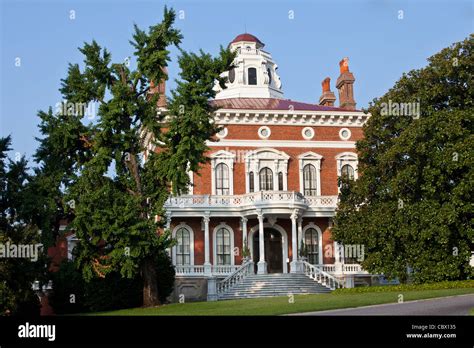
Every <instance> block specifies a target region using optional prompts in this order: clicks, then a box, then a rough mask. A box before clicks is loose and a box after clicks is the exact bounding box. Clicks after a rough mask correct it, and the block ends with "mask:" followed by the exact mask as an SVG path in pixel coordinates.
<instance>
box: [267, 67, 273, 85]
mask: <svg viewBox="0 0 474 348" xmlns="http://www.w3.org/2000/svg"><path fill="white" fill-rule="evenodd" d="M267 73H268V84H269V85H271V84H272V71H271V70H270V68H267Z"/></svg>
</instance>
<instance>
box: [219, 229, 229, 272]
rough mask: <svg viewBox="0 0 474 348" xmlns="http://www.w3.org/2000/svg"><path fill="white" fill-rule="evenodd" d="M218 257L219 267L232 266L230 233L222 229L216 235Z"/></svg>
mask: <svg viewBox="0 0 474 348" xmlns="http://www.w3.org/2000/svg"><path fill="white" fill-rule="evenodd" d="M216 257H217V264H218V265H230V264H231V260H230V258H231V250H230V231H229V230H228V229H227V228H221V229H219V230H218V231H217V233H216Z"/></svg>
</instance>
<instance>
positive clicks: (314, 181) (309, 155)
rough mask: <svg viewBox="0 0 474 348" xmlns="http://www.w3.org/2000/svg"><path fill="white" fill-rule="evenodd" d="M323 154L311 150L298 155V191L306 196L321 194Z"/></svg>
mask: <svg viewBox="0 0 474 348" xmlns="http://www.w3.org/2000/svg"><path fill="white" fill-rule="evenodd" d="M322 159H323V156H321V155H320V154H317V153H315V152H312V151H308V152H305V153H302V154H301V155H299V156H298V160H299V165H300V171H299V172H300V192H301V193H303V194H304V195H306V196H321V160H322Z"/></svg>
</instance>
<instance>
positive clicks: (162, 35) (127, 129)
mask: <svg viewBox="0 0 474 348" xmlns="http://www.w3.org/2000/svg"><path fill="white" fill-rule="evenodd" d="M174 19H175V13H174V11H173V10H168V9H167V8H165V10H164V18H163V21H162V22H161V23H160V24H157V25H154V26H151V27H150V28H149V30H148V31H143V30H141V29H139V28H138V27H137V26H135V33H134V35H133V40H132V41H131V44H132V46H133V47H134V55H135V56H136V61H137V66H136V69H134V70H132V69H131V68H130V67H129V64H128V62H122V63H112V58H111V54H110V53H109V52H108V51H107V50H106V49H102V48H101V47H100V46H99V45H98V44H97V43H96V42H95V41H93V42H92V43H85V44H84V46H83V47H82V48H80V51H81V52H82V53H83V55H84V66H83V68H82V69H81V67H80V66H79V65H78V64H73V65H72V64H71V65H70V66H69V70H68V75H67V77H66V78H65V79H63V80H62V86H61V89H60V91H61V93H62V95H63V97H64V99H65V100H66V101H67V103H68V105H69V103H72V104H71V105H73V107H72V109H71V112H67V113H66V115H64V112H62V113H61V112H59V113H57V114H53V113H52V112H51V111H50V112H49V113H42V114H41V115H40V116H41V117H42V124H41V131H42V134H43V135H44V138H43V139H40V142H41V146H40V152H41V155H40V154H39V153H38V158H48V156H49V154H50V153H51V154H52V156H56V155H59V156H63V157H64V158H62V159H60V162H59V163H60V165H59V170H58V171H57V173H58V176H57V178H56V181H55V183H56V184H57V183H61V185H62V186H63V187H64V190H65V192H66V196H65V197H64V199H63V202H62V206H63V207H65V210H66V212H69V213H71V214H72V215H73V216H74V220H73V222H72V224H71V227H72V228H73V229H74V230H75V231H76V236H77V237H78V238H79V239H80V241H81V248H80V250H81V252H80V253H79V254H78V255H77V263H78V265H79V267H80V268H81V269H82V272H83V276H84V277H85V279H87V280H91V279H93V278H94V277H97V276H99V277H106V276H107V274H110V273H113V272H117V271H119V272H120V273H121V275H122V276H124V277H128V278H133V277H134V276H135V275H136V274H137V273H139V274H140V275H141V277H142V278H143V284H144V285H143V304H144V305H145V306H151V305H157V304H159V303H160V298H162V296H161V295H160V294H159V286H160V285H159V284H160V281H159V280H158V274H157V267H156V260H157V259H160V255H161V254H162V253H163V251H164V250H165V249H166V248H168V247H170V246H171V245H172V243H173V241H172V239H171V236H170V233H169V231H164V232H162V233H157V232H158V230H159V228H163V226H164V223H163V222H164V219H163V218H162V217H163V215H164V211H163V204H164V202H165V200H166V198H167V197H168V195H169V193H170V190H172V191H173V192H176V193H179V192H182V191H183V190H185V189H186V188H187V186H188V184H189V179H188V177H187V172H188V170H189V169H191V170H197V168H198V167H199V165H200V163H203V162H204V161H206V158H205V156H204V155H203V153H204V151H205V150H206V146H205V141H206V140H207V139H209V138H210V136H211V135H213V134H215V133H216V131H217V128H216V126H215V125H214V124H213V122H212V110H213V109H212V107H211V106H210V105H209V99H210V98H212V97H213V96H214V91H213V86H214V83H215V81H218V83H220V84H221V85H223V83H224V79H223V78H222V77H220V73H221V72H223V71H226V70H228V69H229V68H230V67H231V64H232V61H233V58H234V55H233V54H231V53H230V52H229V51H228V50H223V49H221V52H220V55H219V56H218V57H216V58H212V57H211V56H210V55H208V54H205V53H203V52H200V54H199V55H196V54H192V53H187V52H184V51H181V57H180V58H179V65H180V68H181V74H180V76H181V81H178V87H177V89H176V91H174V92H173V95H172V99H171V101H170V104H169V113H168V114H167V115H166V118H165V113H157V107H156V105H157V101H158V98H159V95H158V94H157V93H154V91H153V89H152V87H153V85H154V83H155V82H159V81H163V80H165V79H166V78H167V76H166V74H165V69H166V66H167V64H168V62H169V60H170V57H169V54H170V52H169V47H170V46H178V45H179V44H180V42H181V40H182V35H181V34H180V32H179V30H177V29H175V28H174V27H173V23H174ZM91 105H93V106H94V105H95V106H98V111H97V115H96V116H97V117H96V118H95V119H94V122H91V123H89V124H87V125H85V124H84V112H83V110H84V106H89V107H90V106H91ZM144 154H145V155H146V160H145V158H144ZM53 162H54V161H53ZM52 165H53V164H51V166H52ZM53 196H54V195H53ZM66 203H67V204H66ZM158 269H159V267H158Z"/></svg>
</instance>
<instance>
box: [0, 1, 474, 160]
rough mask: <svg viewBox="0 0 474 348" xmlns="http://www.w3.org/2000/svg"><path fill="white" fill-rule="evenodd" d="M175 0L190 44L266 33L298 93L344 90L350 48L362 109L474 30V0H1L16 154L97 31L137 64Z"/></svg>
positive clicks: (8, 112)
mask: <svg viewBox="0 0 474 348" xmlns="http://www.w3.org/2000/svg"><path fill="white" fill-rule="evenodd" d="M165 4H167V5H168V6H171V7H173V8H174V9H175V10H176V11H183V12H181V14H182V15H183V14H184V18H182V19H178V20H177V22H176V26H177V27H178V28H179V29H181V30H182V33H183V35H184V40H183V43H182V46H181V47H182V48H184V49H185V50H190V51H197V50H199V49H203V50H204V51H206V52H210V53H213V54H215V53H217V52H218V49H219V45H227V44H228V43H229V42H230V41H231V40H232V39H233V38H234V37H235V36H236V35H238V34H241V33H243V32H245V31H247V32H249V33H251V34H254V35H256V36H257V37H258V38H259V39H260V40H261V41H263V42H264V43H265V44H266V47H265V49H266V50H267V51H269V52H270V53H271V54H272V55H273V58H274V60H275V61H276V62H277V64H278V66H279V73H280V76H281V80H282V83H283V89H284V92H285V97H286V98H289V99H293V100H298V101H304V102H312V103H316V102H317V101H318V99H319V96H320V95H321V81H322V80H323V79H324V78H325V77H326V76H329V77H331V80H332V81H331V88H332V89H333V90H335V87H334V83H335V80H336V79H337V77H338V74H339V70H338V69H339V67H338V62H339V61H340V60H341V58H343V57H346V56H347V57H349V66H350V70H351V71H352V72H353V73H354V75H355V77H356V82H355V98H356V102H357V107H358V108H362V107H366V106H367V104H368V102H369V101H371V100H372V99H373V98H375V97H378V96H381V95H383V94H384V93H385V92H386V91H387V90H388V89H389V88H390V87H391V86H393V84H394V82H395V81H396V80H398V78H399V77H400V76H401V75H402V73H403V72H408V71H409V70H411V69H417V68H420V67H423V66H425V65H426V58H428V57H429V56H431V55H433V54H434V53H436V52H438V51H439V50H441V49H442V48H444V47H447V46H449V45H450V44H451V43H453V42H456V41H460V40H463V39H464V38H466V37H467V36H468V35H469V34H470V33H472V32H474V30H473V29H474V25H473V19H474V9H473V4H474V2H473V1H469V0H466V1H463V0H446V1H440V0H438V1H436V0H434V1H415V0H409V1H398V0H392V1H384V0H366V1H362V0H360V1H356V0H353V1H350V0H346V1H337V0H332V1H328V0H325V1H278V0H277V1H275V0H273V1H270V0H268V1H263V0H260V1H259V0H253V1H247V0H244V1H222V0H221V1H218V0H215V1H210V0H207V1H204V0H199V1H190V0H188V1H142V0H138V1H131V0H130V1H125V0H121V1H112V0H95V1H93V0H83V1H59V0H56V1H46V0H45V1H38V0H37V1H31V0H30V1H27V0H26V1H25V0H23V1H9V0H0V6H1V7H0V21H1V22H0V42H1V52H0V136H6V135H8V134H11V135H12V136H13V150H12V152H11V153H10V155H11V156H14V155H15V154H16V153H21V154H26V156H27V157H28V158H30V156H31V155H32V154H33V153H34V151H35V148H36V146H37V143H36V141H35V140H34V137H35V136H39V133H38V130H37V124H38V118H37V116H36V114H37V111H38V110H41V109H42V110H46V109H47V108H48V107H49V106H50V105H51V106H54V105H55V104H56V103H58V102H60V101H61V96H60V94H59V92H58V88H59V86H60V79H61V78H64V77H65V76H66V69H67V65H68V62H72V63H76V62H81V61H82V57H81V55H80V53H79V52H78V50H77V47H79V46H81V45H82V43H83V42H84V41H87V42H89V41H91V40H92V39H95V40H96V41H98V43H99V44H100V45H102V46H105V47H107V48H108V50H109V51H111V52H112V58H113V59H114V61H117V62H118V61H123V60H124V59H125V57H127V56H131V57H132V61H131V62H132V66H133V63H134V61H133V54H132V53H133V51H132V48H131V46H130V45H129V43H128V40H129V39H130V38H131V35H132V31H133V23H137V24H138V25H139V26H140V27H141V28H147V27H148V26H149V25H151V24H154V23H157V22H159V21H160V20H161V16H162V9H163V5H165ZM71 11H74V15H75V18H74V19H71V18H70V17H71ZM290 11H292V12H290ZM400 11H403V13H402V12H400ZM400 17H403V18H402V19H400ZM172 53H173V57H176V54H177V51H176V50H173V51H172ZM17 58H20V60H21V61H20V63H21V65H20V66H16V65H15V63H17V62H18V60H16V59H17ZM169 73H170V80H169V82H168V86H167V87H168V89H170V88H173V87H174V82H173V79H174V78H176V77H177V74H178V69H177V66H176V63H175V62H172V63H171V65H170V67H169Z"/></svg>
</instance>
